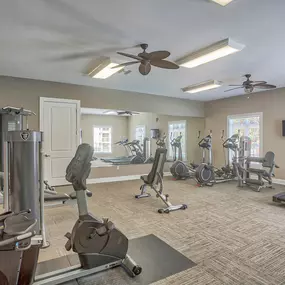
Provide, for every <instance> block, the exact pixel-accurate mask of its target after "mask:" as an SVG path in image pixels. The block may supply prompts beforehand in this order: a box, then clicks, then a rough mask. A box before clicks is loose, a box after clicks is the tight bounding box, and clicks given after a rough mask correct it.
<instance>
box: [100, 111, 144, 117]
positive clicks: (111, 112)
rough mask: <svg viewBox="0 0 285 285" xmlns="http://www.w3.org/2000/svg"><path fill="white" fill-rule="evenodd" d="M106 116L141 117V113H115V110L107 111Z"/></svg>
mask: <svg viewBox="0 0 285 285" xmlns="http://www.w3.org/2000/svg"><path fill="white" fill-rule="evenodd" d="M104 114H106V115H118V116H124V115H127V116H132V115H139V114H140V113H138V112H133V111H119V110H118V111H115V110H109V111H105V112H104Z"/></svg>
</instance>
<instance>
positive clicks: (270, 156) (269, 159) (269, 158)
mask: <svg viewBox="0 0 285 285" xmlns="http://www.w3.org/2000/svg"><path fill="white" fill-rule="evenodd" d="M274 164H275V154H274V152H272V151H268V152H267V153H266V154H265V156H264V161H263V163H262V166H263V167H268V168H272V167H273V166H274Z"/></svg>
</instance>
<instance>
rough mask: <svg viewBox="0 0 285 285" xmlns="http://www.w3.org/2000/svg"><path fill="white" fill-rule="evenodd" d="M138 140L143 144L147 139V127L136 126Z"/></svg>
mask: <svg viewBox="0 0 285 285" xmlns="http://www.w3.org/2000/svg"><path fill="white" fill-rule="evenodd" d="M135 137H136V140H138V141H140V144H142V143H143V140H144V138H145V126H136V133H135Z"/></svg>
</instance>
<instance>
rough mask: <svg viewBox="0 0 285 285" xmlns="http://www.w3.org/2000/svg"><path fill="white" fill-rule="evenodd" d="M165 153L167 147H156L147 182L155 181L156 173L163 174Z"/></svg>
mask: <svg viewBox="0 0 285 285" xmlns="http://www.w3.org/2000/svg"><path fill="white" fill-rule="evenodd" d="M166 153H167V149H165V148H157V149H156V152H155V156H154V162H153V164H152V168H151V171H150V173H149V174H148V176H147V181H148V183H149V184H153V183H154V182H155V179H156V176H157V173H159V174H160V175H161V176H163V168H164V163H165V161H166Z"/></svg>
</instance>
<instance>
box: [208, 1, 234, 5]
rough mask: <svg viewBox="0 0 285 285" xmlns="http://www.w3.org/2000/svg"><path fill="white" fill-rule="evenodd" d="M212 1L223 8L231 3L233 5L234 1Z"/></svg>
mask: <svg viewBox="0 0 285 285" xmlns="http://www.w3.org/2000/svg"><path fill="white" fill-rule="evenodd" d="M210 1H212V2H215V3H217V4H219V5H221V6H226V5H228V4H229V3H231V2H232V1H233V0H210Z"/></svg>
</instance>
